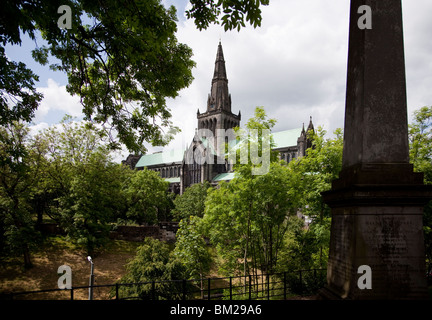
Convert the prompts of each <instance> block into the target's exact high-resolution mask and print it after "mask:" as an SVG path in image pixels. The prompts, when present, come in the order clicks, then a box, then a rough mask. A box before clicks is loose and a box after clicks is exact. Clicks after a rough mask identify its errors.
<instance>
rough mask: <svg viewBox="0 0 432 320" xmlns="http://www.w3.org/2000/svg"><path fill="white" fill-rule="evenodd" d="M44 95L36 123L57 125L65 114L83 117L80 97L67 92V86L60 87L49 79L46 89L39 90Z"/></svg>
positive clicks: (36, 116) (36, 114)
mask: <svg viewBox="0 0 432 320" xmlns="http://www.w3.org/2000/svg"><path fill="white" fill-rule="evenodd" d="M37 90H38V91H39V92H41V93H42V94H43V96H44V97H43V99H42V101H41V103H40V105H39V108H38V109H37V111H36V112H35V118H34V121H33V122H34V123H39V122H44V121H45V122H48V123H57V122H59V121H60V120H61V119H62V117H63V116H64V115H65V114H69V115H71V116H73V117H81V116H83V114H82V105H81V104H80V101H79V97H77V96H71V95H70V94H69V93H68V92H67V91H66V86H64V85H63V86H61V85H59V84H58V83H57V82H56V81H54V80H53V79H51V78H50V79H48V81H47V86H46V87H39V88H37Z"/></svg>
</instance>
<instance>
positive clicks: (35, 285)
mask: <svg viewBox="0 0 432 320" xmlns="http://www.w3.org/2000/svg"><path fill="white" fill-rule="evenodd" d="M139 245H140V243H138V242H127V241H122V240H110V241H109V242H108V244H107V245H106V246H105V247H104V248H103V249H102V250H100V251H99V252H98V253H97V254H96V255H95V256H94V257H92V258H93V262H94V274H95V285H103V284H114V283H115V282H117V281H119V280H120V278H121V277H122V276H123V275H124V274H125V272H126V264H127V263H128V261H129V260H130V259H132V258H133V257H134V256H135V252H136V248H137V247H138V246H139ZM32 262H33V268H31V269H28V270H25V269H23V267H22V257H8V258H3V259H2V261H1V265H0V292H2V293H8V292H19V291H34V290H45V289H56V288H58V286H57V281H58V279H59V275H58V274H57V269H58V267H59V266H61V265H68V266H70V267H71V269H72V286H73V287H78V286H87V285H88V284H89V275H90V263H89V262H88V260H87V254H86V251H85V250H84V249H82V248H79V247H76V246H74V245H73V244H71V243H70V242H68V241H66V239H65V238H64V237H59V236H56V237H49V238H47V240H46V241H45V243H44V245H43V246H42V247H40V248H39V249H38V250H37V251H35V252H33V253H32ZM108 291H109V289H105V288H100V289H97V288H96V289H95V290H94V298H95V299H107V298H108V294H109V293H108ZM61 294H63V295H64V294H66V293H60V294H59V293H49V294H48V293H47V294H37V295H36V294H32V295H28V296H23V298H25V299H58V298H60V297H59V295H61ZM74 298H75V299H87V298H88V291H87V290H84V289H83V290H76V292H74Z"/></svg>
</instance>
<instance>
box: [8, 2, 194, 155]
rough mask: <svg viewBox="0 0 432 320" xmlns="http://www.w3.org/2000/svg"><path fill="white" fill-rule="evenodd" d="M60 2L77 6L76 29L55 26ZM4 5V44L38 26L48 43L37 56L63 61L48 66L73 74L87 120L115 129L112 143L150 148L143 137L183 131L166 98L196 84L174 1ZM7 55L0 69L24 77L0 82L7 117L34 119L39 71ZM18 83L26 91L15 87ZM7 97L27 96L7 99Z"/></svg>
mask: <svg viewBox="0 0 432 320" xmlns="http://www.w3.org/2000/svg"><path fill="white" fill-rule="evenodd" d="M61 5H67V6H69V7H70V8H71V14H72V17H71V20H72V25H71V29H61V28H59V26H58V25H57V22H58V21H57V20H58V19H59V18H60V15H59V14H58V13H57V11H58V9H59V7H60V6H61ZM3 9H4V10H2V19H1V22H2V24H1V27H0V31H1V34H0V41H1V42H2V44H3V45H5V44H6V43H10V44H20V43H21V33H27V34H28V35H29V36H30V38H31V39H36V35H37V33H38V32H40V34H41V35H42V37H43V39H44V40H46V42H47V43H48V44H47V45H44V46H41V47H36V49H34V50H33V52H32V55H33V58H34V59H35V60H36V61H37V62H39V63H41V64H43V65H44V64H47V63H48V56H49V54H51V55H52V56H53V57H55V58H57V59H59V60H60V63H58V64H52V65H51V66H50V67H51V68H52V69H54V70H60V71H63V72H66V73H67V76H68V85H67V91H68V92H69V93H70V94H72V95H75V94H76V95H79V96H80V98H81V103H82V104H83V113H84V115H85V117H86V119H87V120H91V121H93V122H94V123H99V124H101V125H102V126H103V127H104V129H105V130H106V132H107V133H108V134H111V133H112V130H114V131H115V133H116V134H117V136H118V141H115V140H114V137H112V147H118V146H119V144H118V142H120V143H124V144H125V145H126V146H127V147H128V148H129V149H130V150H133V151H136V152H138V151H145V148H144V146H143V141H148V142H151V143H154V144H155V145H164V144H165V143H167V142H168V141H169V140H170V138H171V137H172V134H173V133H175V132H176V131H177V128H175V127H173V126H172V125H171V122H170V120H169V118H170V116H171V114H170V111H169V109H168V108H167V106H166V98H174V97H176V96H177V94H178V91H179V90H181V89H183V88H185V87H187V86H188V85H189V84H190V83H191V81H192V73H191V70H192V67H193V66H194V65H195V64H194V62H193V61H192V60H191V56H192V51H191V49H190V48H189V47H187V46H186V45H184V44H180V43H178V41H177V39H176V37H175V32H176V31H177V26H176V21H177V18H176V11H175V8H174V7H173V6H171V7H170V8H168V9H166V8H164V6H163V5H162V4H161V3H160V0H146V1H142V0H136V1H125V0H124V1H116V0H107V1H104V2H103V3H97V4H96V3H94V1H88V0H87V1H73V0H68V1H48V2H47V1H43V2H40V1H36V0H34V1H24V0H20V1H11V0H9V1H6V3H4V4H3ZM0 53H1V52H0ZM2 57H3V58H2V59H1V61H0V62H2V64H3V65H4V66H6V67H7V68H2V74H6V75H8V77H9V78H11V76H12V75H17V74H19V76H20V77H16V81H15V82H10V81H7V82H5V83H0V85H1V87H0V89H1V98H2V109H4V110H5V111H6V112H7V114H9V118H12V119H24V120H27V121H29V120H30V118H31V116H32V114H33V111H34V110H35V109H36V108H37V103H38V102H39V101H40V98H41V96H40V95H38V94H36V93H35V90H34V80H37V76H36V75H34V74H33V73H31V71H30V70H28V69H26V68H25V66H24V65H23V64H18V65H14V63H13V62H9V61H8V60H7V58H5V56H4V54H3V55H2ZM24 72H25V73H24ZM9 78H8V79H9ZM2 79H3V78H2ZM22 84H24V85H22ZM20 86H22V87H24V88H27V89H28V90H20V91H18V92H16V90H17V88H19V87H20ZM26 91H29V97H27V96H25V92H26ZM7 96H17V98H21V101H19V102H18V103H14V101H6V97H7ZM15 100H17V99H15ZM22 105H23V106H24V107H22ZM167 129H168V130H167ZM164 131H166V132H165V133H166V134H164Z"/></svg>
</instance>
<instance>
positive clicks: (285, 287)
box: [283, 272, 287, 300]
mask: <svg viewBox="0 0 432 320" xmlns="http://www.w3.org/2000/svg"><path fill="white" fill-rule="evenodd" d="M283 281H284V300H286V294H287V290H286V289H287V285H286V272H284V280H283Z"/></svg>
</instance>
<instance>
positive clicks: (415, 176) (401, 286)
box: [321, 0, 432, 299]
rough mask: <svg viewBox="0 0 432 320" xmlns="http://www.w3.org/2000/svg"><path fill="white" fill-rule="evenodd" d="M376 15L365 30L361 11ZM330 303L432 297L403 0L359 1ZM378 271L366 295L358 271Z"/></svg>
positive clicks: (327, 292) (353, 21) (337, 185)
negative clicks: (411, 123)
mask: <svg viewBox="0 0 432 320" xmlns="http://www.w3.org/2000/svg"><path fill="white" fill-rule="evenodd" d="M362 5H368V6H369V7H370V8H371V9H372V29H360V28H359V27H358V24H357V22H358V19H359V18H360V17H361V16H362V14H361V13H358V8H359V7H360V6H362ZM323 197H324V201H325V202H326V203H327V204H328V205H329V206H330V207H331V209H332V226H331V240H330V253H329V261H328V270H327V282H328V285H327V287H326V288H325V289H323V290H322V292H321V296H322V297H324V298H339V299H340V298H343V299H345V298H348V299H415V298H425V297H426V296H427V290H426V289H427V287H426V278H425V273H426V272H425V252H424V239H423V221H422V217H423V208H424V205H425V204H426V203H427V202H428V201H429V199H432V189H431V187H430V186H425V185H423V174H421V173H414V172H413V168H412V165H411V164H410V163H409V148H408V123H407V106H406V81H405V63H404V45H403V28H402V7H401V0H379V1H377V0H351V12H350V30H349V52H348V73H347V93H346V107H345V127H344V153H343V167H342V171H341V172H340V175H339V179H338V180H336V181H334V182H333V185H332V190H331V191H328V192H325V193H323ZM362 265H367V266H369V267H370V268H371V270H372V288H371V289H367V288H366V289H361V288H359V286H358V279H359V277H360V276H362V274H359V273H358V267H360V266H362Z"/></svg>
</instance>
